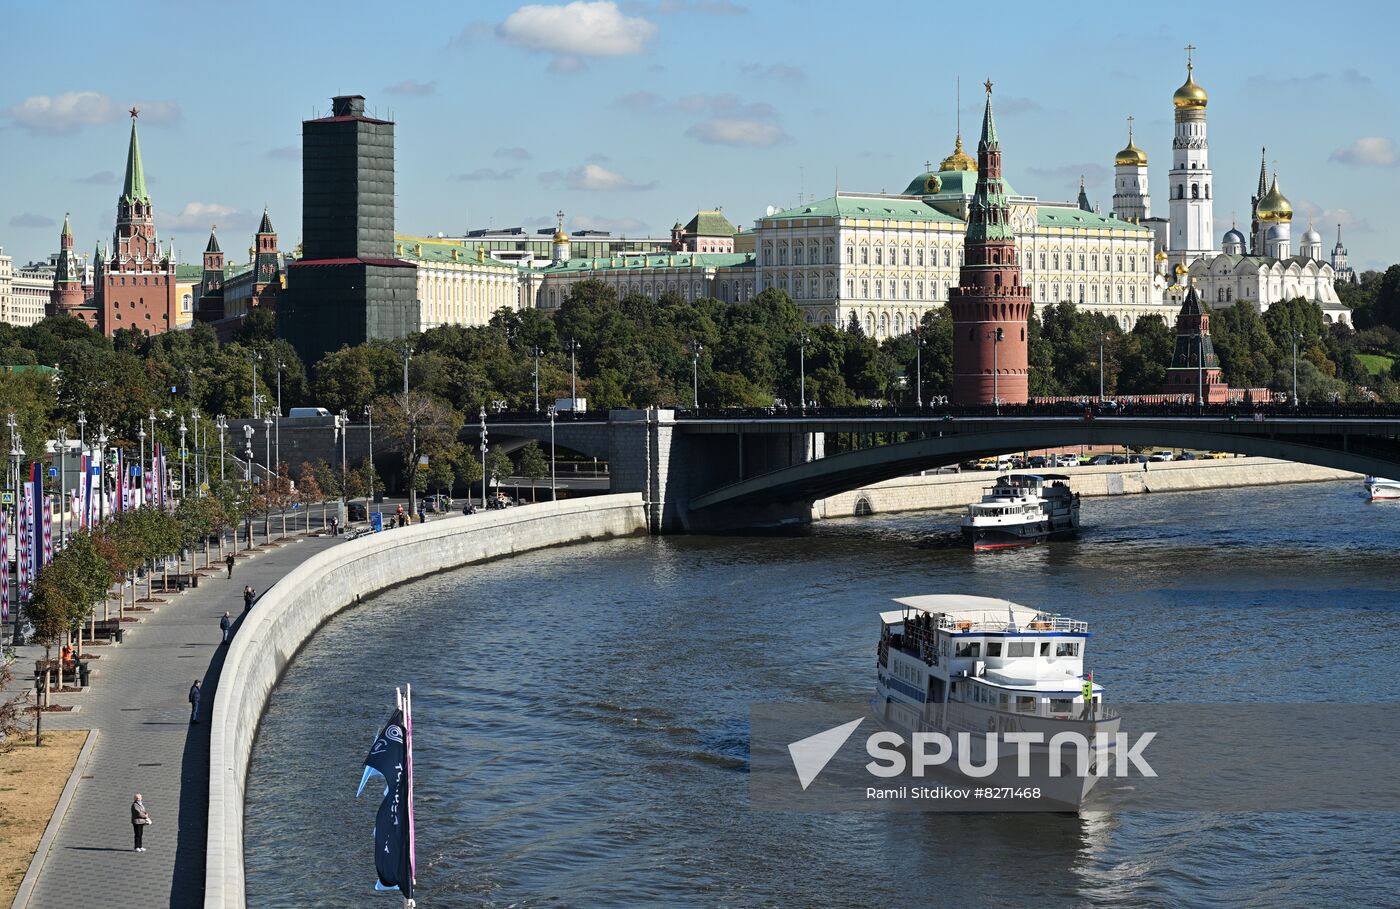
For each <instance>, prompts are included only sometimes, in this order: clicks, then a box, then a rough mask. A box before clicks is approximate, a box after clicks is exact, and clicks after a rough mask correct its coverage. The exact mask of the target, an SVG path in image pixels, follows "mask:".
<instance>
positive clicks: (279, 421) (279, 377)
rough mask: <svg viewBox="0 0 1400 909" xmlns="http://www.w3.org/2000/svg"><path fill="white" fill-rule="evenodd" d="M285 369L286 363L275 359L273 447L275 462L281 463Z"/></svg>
mask: <svg viewBox="0 0 1400 909" xmlns="http://www.w3.org/2000/svg"><path fill="white" fill-rule="evenodd" d="M286 369H287V364H286V363H284V362H282V361H281V360H278V361H277V414H276V417H277V430H276V432H277V440H276V442H275V443H274V444H273V449H274V450H275V451H276V452H277V463H278V464H281V463H282V373H283V372H285V371H286Z"/></svg>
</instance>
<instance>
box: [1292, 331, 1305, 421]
mask: <svg viewBox="0 0 1400 909" xmlns="http://www.w3.org/2000/svg"><path fill="white" fill-rule="evenodd" d="M1301 340H1303V333H1302V332H1295V333H1294V335H1293V406H1294V407H1295V408H1296V407H1297V406H1298V342H1299V341H1301Z"/></svg>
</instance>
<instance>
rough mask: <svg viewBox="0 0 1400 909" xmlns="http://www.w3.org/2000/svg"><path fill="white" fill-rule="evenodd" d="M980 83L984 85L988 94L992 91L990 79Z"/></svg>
mask: <svg viewBox="0 0 1400 909" xmlns="http://www.w3.org/2000/svg"><path fill="white" fill-rule="evenodd" d="M982 85H984V86H985V87H986V89H987V94H989V95H990V94H991V93H992V80H991V79H988V80H987V81H986V82H983V83H982Z"/></svg>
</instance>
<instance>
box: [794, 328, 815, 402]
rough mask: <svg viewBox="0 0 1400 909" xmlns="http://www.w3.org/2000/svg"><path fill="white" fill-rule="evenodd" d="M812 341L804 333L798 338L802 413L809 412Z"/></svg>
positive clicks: (798, 383) (799, 393)
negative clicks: (808, 351) (808, 356)
mask: <svg viewBox="0 0 1400 909" xmlns="http://www.w3.org/2000/svg"><path fill="white" fill-rule="evenodd" d="M811 340H812V339H811V338H809V337H807V333H806V332H803V333H802V334H799V335H798V336H797V394H798V396H799V397H800V398H802V412H803V413H806V412H807V342H809V341H811Z"/></svg>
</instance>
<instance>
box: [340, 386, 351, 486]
mask: <svg viewBox="0 0 1400 909" xmlns="http://www.w3.org/2000/svg"><path fill="white" fill-rule="evenodd" d="M349 435H350V412H349V411H347V410H345V409H343V408H342V409H341V411H340V487H341V492H342V493H348V492H349V491H350V490H349V487H350V484H349V482H348V481H349V479H350V465H349V462H348V461H347V459H346V457H345V440H346V438H347V437H348V436H349ZM342 498H344V496H343V495H342Z"/></svg>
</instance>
